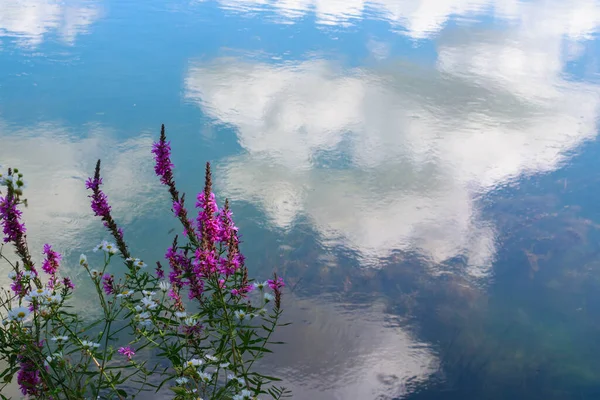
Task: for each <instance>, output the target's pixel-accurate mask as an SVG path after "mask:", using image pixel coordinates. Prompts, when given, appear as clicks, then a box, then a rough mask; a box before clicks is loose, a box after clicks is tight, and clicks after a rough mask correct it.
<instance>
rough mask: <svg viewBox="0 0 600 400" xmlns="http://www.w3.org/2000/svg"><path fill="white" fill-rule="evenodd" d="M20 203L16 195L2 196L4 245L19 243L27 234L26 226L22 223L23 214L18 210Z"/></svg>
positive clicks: (0, 210) (1, 212)
mask: <svg viewBox="0 0 600 400" xmlns="http://www.w3.org/2000/svg"><path fill="white" fill-rule="evenodd" d="M17 205H18V201H17V199H16V197H15V196H14V195H12V196H11V195H6V197H2V196H0V219H1V220H2V228H3V229H2V231H3V232H4V243H8V242H12V243H17V242H18V241H19V239H20V238H22V237H23V235H24V234H25V225H24V224H23V223H21V222H20V219H21V216H22V215H23V213H22V212H21V210H19V209H18V208H17Z"/></svg>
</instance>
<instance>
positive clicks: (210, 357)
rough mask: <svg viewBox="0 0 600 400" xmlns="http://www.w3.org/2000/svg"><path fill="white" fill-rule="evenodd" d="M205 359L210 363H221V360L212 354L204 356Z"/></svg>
mask: <svg viewBox="0 0 600 400" xmlns="http://www.w3.org/2000/svg"><path fill="white" fill-rule="evenodd" d="M204 358H206V359H207V360H208V361H212V362H216V361H219V359H218V358H217V357H215V356H213V355H211V354H207V355H205V356H204Z"/></svg>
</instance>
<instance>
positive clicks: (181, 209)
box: [152, 124, 200, 245]
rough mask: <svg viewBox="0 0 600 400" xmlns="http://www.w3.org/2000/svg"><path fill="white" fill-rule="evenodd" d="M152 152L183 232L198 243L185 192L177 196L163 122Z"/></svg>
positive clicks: (194, 242) (158, 173)
mask: <svg viewBox="0 0 600 400" xmlns="http://www.w3.org/2000/svg"><path fill="white" fill-rule="evenodd" d="M152 153H153V154H154V161H155V163H154V172H156V175H157V176H158V177H159V178H160V182H161V183H162V184H163V185H165V186H167V187H168V188H169V194H170V195H171V200H172V201H173V212H174V213H175V215H176V216H177V218H179V221H180V222H181V224H182V225H183V228H184V230H183V233H184V234H185V235H186V236H188V237H189V238H190V241H191V242H192V243H193V244H195V245H198V244H199V243H200V241H199V240H198V237H197V236H196V234H195V232H194V227H193V225H192V221H191V220H189V219H188V217H187V210H186V209H185V206H184V203H185V194H183V195H181V197H179V192H178V191H177V188H176V187H175V181H174V180H173V163H172V162H171V143H170V142H167V136H166V135H165V125H164V124H163V125H162V126H161V129H160V139H159V141H158V142H155V143H154V144H153V145H152Z"/></svg>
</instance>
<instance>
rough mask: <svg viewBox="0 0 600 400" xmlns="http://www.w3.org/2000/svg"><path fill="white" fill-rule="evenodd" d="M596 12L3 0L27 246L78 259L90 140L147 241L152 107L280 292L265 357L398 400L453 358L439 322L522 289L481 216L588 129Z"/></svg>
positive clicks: (145, 250)
mask: <svg viewBox="0 0 600 400" xmlns="http://www.w3.org/2000/svg"><path fill="white" fill-rule="evenodd" d="M599 23H600V3H598V2H596V1H587V0H583V1H575V0H572V1H558V0H556V1H530V2H521V1H516V0H515V1H509V0H507V1H500V0H498V1H481V0H476V1H475V0H474V1H469V0H466V1H465V0H460V1H458V0H457V1H433V0H430V1H392V0H386V1H374V2H364V1H362V0H357V1H341V0H304V1H303V0H281V1H267V0H255V1H250V0H220V1H208V0H207V1H192V2H168V3H160V2H155V1H148V2H139V1H124V2H116V1H67V2H55V1H50V0H47V1H33V0H31V1H3V0H0V71H2V72H3V73H2V74H1V75H0V163H1V164H3V165H20V166H22V169H23V170H24V171H25V172H26V176H27V177H28V178H29V179H28V184H29V188H28V198H29V201H30V204H31V207H30V208H29V209H28V210H27V212H26V221H27V224H28V229H29V231H30V241H31V244H32V245H33V246H35V247H36V248H41V245H42V243H44V242H46V241H51V242H52V243H53V245H54V246H55V247H57V248H58V249H60V250H62V251H64V252H66V253H67V255H70V256H71V259H72V260H73V261H74V260H75V257H78V254H79V253H80V252H82V251H87V250H88V249H89V248H90V247H91V246H92V245H93V244H94V242H90V240H91V239H92V238H93V240H99V239H101V238H103V237H104V236H103V235H104V233H102V231H101V229H100V228H101V227H100V226H99V225H100V224H99V223H98V221H94V220H93V219H92V218H90V216H91V213H90V211H89V209H88V204H87V201H86V200H87V199H86V193H85V190H84V186H83V181H84V179H85V178H86V177H87V176H88V175H89V174H90V173H91V171H92V169H93V164H94V161H95V159H96V158H99V157H101V158H102V159H103V162H104V165H105V169H104V171H105V172H104V174H105V181H106V184H107V186H106V188H107V192H108V193H109V196H110V199H111V203H112V205H113V208H114V210H115V212H116V217H117V218H118V220H119V221H120V222H122V223H123V224H124V225H125V227H126V232H129V234H130V237H131V238H132V239H131V240H132V244H133V247H134V248H137V251H139V253H140V254H144V256H145V257H148V260H151V259H158V258H160V257H161V256H162V252H163V250H162V248H163V247H165V246H166V244H167V243H168V238H169V236H168V235H167V232H168V231H169V230H170V229H171V228H172V227H174V224H173V222H172V221H170V220H167V219H165V218H163V217H160V216H157V215H156V213H155V211H154V209H155V208H156V207H163V208H164V209H165V210H166V209H167V208H168V205H167V203H165V202H164V201H165V200H166V196H165V195H164V193H163V191H162V190H161V188H160V187H159V185H158V182H157V181H156V179H154V177H153V174H152V167H151V160H150V159H149V150H150V144H151V141H152V137H153V136H155V135H156V131H157V127H158V124H159V123H160V122H165V123H167V128H168V130H169V131H170V132H171V138H172V139H173V141H174V150H175V154H176V155H175V161H176V164H177V166H178V168H179V176H178V181H179V182H181V185H182V187H183V188H184V189H185V190H193V189H195V190H197V189H198V188H199V186H198V185H199V184H200V182H201V179H200V178H199V176H198V172H197V171H200V170H201V167H202V163H203V162H204V160H206V159H209V160H211V161H213V162H214V164H215V167H216V171H215V175H216V184H217V189H218V194H219V195H220V196H227V197H231V198H232V199H233V200H234V212H236V215H237V219H238V221H239V222H240V225H241V226H242V231H243V232H245V233H246V237H247V238H248V239H247V244H246V246H249V248H248V250H247V252H248V254H249V259H250V261H251V262H250V264H251V265H257V266H259V267H257V270H256V271H257V272H256V273H257V274H259V275H263V276H264V275H265V274H266V273H268V271H270V270H271V269H273V268H278V269H280V270H282V271H283V272H285V273H286V274H287V275H288V276H289V277H290V283H291V285H290V286H296V289H297V290H296V291H295V293H294V294H290V296H289V300H288V302H289V314H288V315H289V316H288V318H289V320H292V321H294V327H293V328H291V329H289V330H288V331H287V332H283V333H282V338H283V339H284V340H286V341H287V342H289V345H288V346H287V347H286V348H285V350H282V351H281V354H280V355H279V356H278V357H276V358H271V359H268V360H267V361H266V363H265V365H264V367H265V368H271V369H277V371H278V372H279V373H280V374H282V375H283V376H285V378H286V382H287V383H288V384H289V385H290V386H291V387H292V388H293V389H294V392H295V394H296V396H295V398H297V399H321V398H322V399H372V398H373V399H375V398H378V399H392V398H395V397H400V396H402V395H408V394H409V393H410V392H411V391H412V389H411V388H413V387H414V385H416V384H418V383H419V382H421V383H422V382H426V381H427V379H428V378H429V377H430V375H431V374H434V376H436V377H439V376H440V375H439V374H435V372H436V371H437V370H438V367H440V366H443V367H444V368H448V366H447V363H446V362H445V361H446V360H447V356H446V355H445V354H444V348H443V347H440V346H437V345H438V344H439V343H440V342H442V341H443V340H445V339H447V337H448V336H449V334H446V333H441V332H443V330H444V329H446V328H447V329H448V330H449V329H450V327H452V329H454V328H455V327H456V325H460V324H464V325H465V326H461V327H459V328H457V329H459V330H461V331H462V330H464V331H466V332H478V334H479V337H481V336H482V335H491V337H492V338H494V334H496V335H499V332H498V331H497V330H496V331H495V330H494V329H495V328H493V329H491V330H490V329H488V330H486V329H484V330H483V331H478V330H477V329H475V328H473V326H474V325H476V324H478V323H479V322H480V321H487V322H482V324H483V325H485V324H488V325H494V324H495V321H496V320H494V319H493V318H496V315H502V314H501V313H500V314H494V312H496V311H497V310H504V309H508V310H511V311H510V312H513V311H514V310H515V309H518V310H519V312H520V313H521V314H519V315H523V313H525V312H526V311H523V310H528V309H529V308H530V307H531V306H532V304H534V303H530V302H531V301H533V300H532V299H531V298H528V297H527V296H525V297H523V298H522V299H521V300H522V301H523V302H524V303H522V304H515V303H514V302H512V301H510V299H509V298H508V297H507V296H510V294H507V293H509V292H510V291H511V290H512V289H514V287H515V285H516V284H515V281H514V280H511V279H507V278H506V276H507V275H506V274H505V272H506V271H505V266H504V265H505V260H506V259H507V256H506V252H507V249H508V248H510V249H513V247H510V246H512V245H509V243H513V241H515V240H516V241H517V242H519V241H520V240H521V239H519V240H517V239H515V238H514V237H509V236H510V235H509V234H508V232H507V229H508V227H510V229H511V232H514V231H517V232H523V234H529V233H531V232H530V231H527V230H526V229H525V228H522V224H521V225H519V224H520V223H519V222H518V221H517V222H515V221H512V220H511V221H510V222H507V219H510V217H505V216H503V215H502V211H498V210H499V209H500V210H501V209H502V207H504V205H505V202H503V201H504V200H506V198H505V197H506V196H505V195H504V194H503V193H504V192H503V191H508V192H510V190H512V189H506V188H507V187H511V188H515V187H516V188H518V187H519V185H523V186H524V187H526V185H525V184H524V183H522V180H523V179H536V178H535V177H536V176H538V175H539V174H547V173H552V172H553V171H557V170H560V169H561V168H563V167H564V166H565V165H568V164H569V163H570V161H571V160H575V161H574V163H573V165H577V162H578V161H577V160H578V159H577V158H573V154H574V152H578V151H582V152H583V151H585V149H587V148H588V147H589V146H590V144H589V143H590V142H591V141H593V140H594V139H595V137H596V134H597V128H598V127H597V120H598V111H599V100H600V97H599V95H600V91H599V87H598V79H597V69H598V64H597V63H598V60H597V57H596V54H598V53H597V49H598V46H597V41H596V31H597V28H598V24H599ZM65 87H67V88H72V89H69V90H65ZM50 149H51V150H50ZM566 182H567V180H566V178H565V186H564V188H565V190H566V187H567V186H566ZM534 186H535V185H534ZM544 187H546V188H547V189H546V192H547V193H549V192H552V193H553V195H554V191H556V186H544ZM515 190H516V189H515ZM531 190H533V189H531ZM508 192H507V193H508ZM582 196H583V194H582ZM558 203H561V201H558ZM161 204H162V206H161ZM483 204H486V205H485V206H484V205H483ZM490 204H491V206H490ZM495 204H499V207H500V208H499V209H498V208H494V205H495ZM515 204H525V203H519V202H518V201H515V202H514V204H513V205H512V206H511V207H512V210H515V209H519V210H520V206H519V205H515ZM536 204H537V206H536V207H537V208H536V210H538V211H539V212H540V213H542V212H544V213H546V214H550V213H552V212H555V211H556V210H555V209H554V208H552V207H554V206H549V205H547V204H545V203H544V202H541V203H536ZM509 209H510V207H509ZM512 212H513V211H509V212H508V213H512ZM519 212H523V213H524V214H526V212H527V211H523V210H521V211H519ZM560 215H562V214H560ZM514 218H515V219H518V218H519V217H518V215H517V214H515V216H514ZM560 221H563V220H562V219H561V220H560ZM590 221H591V220H590ZM591 223H592V225H593V221H592V222H591ZM586 226H591V225H590V224H588V225H586ZM178 229H179V228H178ZM519 229H525V230H519ZM553 229H554V228H553ZM556 229H557V230H560V229H561V228H558V227H556ZM56 232H60V234H57V233H56ZM557 236H559V235H557ZM525 240H528V241H529V242H532V241H533V243H534V244H531V246H532V247H531V249H534V248H535V240H536V239H535V238H533V237H532V238H530V237H527V238H525ZM250 246H251V247H250ZM538 247H539V246H538ZM516 248H518V246H517V247H516ZM510 251H512V250H510ZM527 251H528V252H529V250H527ZM70 252H72V254H71V253H70ZM518 252H519V254H521V249H519V250H518ZM146 254H147V255H146ZM515 254H516V253H515ZM527 254H529V255H528V257H529V258H528V259H527V260H531V257H533V258H535V257H537V256H536V255H535V251H534V252H533V253H531V252H529V253H527ZM532 254H533V256H532ZM592 254H593V252H592ZM515 257H516V256H515ZM508 258H509V259H510V257H508ZM515 259H517V260H518V261H517V263H522V264H524V266H523V270H528V269H529V268H530V263H529V262H528V261H527V260H525V262H524V261H523V260H522V259H518V257H516V258H515ZM499 260H500V261H499ZM551 270H552V271H554V272H553V273H556V274H559V275H560V271H561V270H560V269H558V268H556V269H551ZM72 273H73V274H74V275H76V276H77V275H78V273H77V270H76V269H75V268H74V269H72ZM532 276H533V275H532ZM528 279H529V278H528ZM532 279H533V278H532ZM538 279H545V278H538ZM552 279H554V280H556V279H555V277H548V280H549V281H552ZM526 282H529V281H526ZM544 282H545V281H544ZM79 283H80V284H81V285H83V286H85V284H84V283H83V282H79ZM524 285H525V288H524V289H523V288H521V289H523V290H525V291H526V290H527V284H524ZM532 285H534V284H532ZM516 286H517V287H519V285H516ZM588 290H590V289H589V288H588ZM577 295H578V294H573V296H577ZM565 296H567V297H568V296H570V295H565ZM540 298H544V297H543V296H542V297H540ZM415 299H419V301H420V302H421V303H419V302H417V303H415V301H416V300H415ZM423 299H424V300H423ZM488 302H489V303H488ZM82 304H83V302H82ZM415 304H416V305H415ZM498 304H500V306H498ZM86 306H87V303H86ZM488 306H489V309H488ZM511 307H512V308H511ZM458 308H460V310H457V309H458ZM399 309H401V310H402V311H401V312H400V311H399ZM493 310H496V311H493ZM498 312H499V311H498ZM490 314H493V315H494V317H485V315H490ZM485 318H488V319H485ZM527 318H533V319H534V321H533V322H536V323H537V322H539V323H545V322H544V321H546V319H544V318H545V317H543V316H539V317H538V316H534V317H530V316H528V317H527ZM467 320H468V321H471V320H475V321H478V322H476V323H474V324H472V325H471V324H470V323H469V324H468V325H469V326H466V325H467V323H466V322H465V321H467ZM390 321H394V322H393V323H391V322H390ZM490 321H491V322H490ZM528 321H529V322H531V321H530V320H528ZM540 321H541V322H540ZM521 322H522V321H521ZM524 324H525V323H524V322H523V323H522V325H523V326H524ZM582 324H583V325H581V326H584V325H585V324H587V322H585V323H583V322H582ZM500 325H501V324H500ZM585 326H587V325H585ZM501 329H504V327H502V328H501ZM516 329H517V331H519V328H516ZM578 329H580V328H579V325H577V326H576V327H575V328H573V329H572V330H573V331H576V330H578ZM582 331H583V332H586V334H588V333H589V332H592V331H590V330H585V329H583V330H582ZM519 332H521V331H519ZM539 335H541V336H539V337H542V336H543V334H542V333H539ZM565 335H567V336H568V337H573V332H571V331H567V332H566V333H565ZM479 339H480V338H479ZM479 339H473V340H472V341H471V342H469V343H474V342H477V341H478V340H479ZM490 340H491V341H493V340H492V339H490ZM527 340H530V339H529V338H527V339H526V338H525V337H521V338H520V343H527ZM588 340H589V339H588ZM483 342H485V341H483ZM457 343H459V344H458V345H456V346H465V349H467V348H468V350H465V351H471V350H472V348H473V347H469V345H470V344H469V345H466V344H465V343H466V342H460V340H458V341H457ZM436 346H437V347H436ZM533 347H535V346H533ZM561 349H562V350H561ZM565 349H567V350H565ZM569 349H570V348H569V347H562V348H559V349H558V350H557V351H571V350H569ZM554 350H556V349H555V348H552V350H548V353H552V351H554ZM453 351H454V350H453ZM573 352H574V353H576V352H577V351H576V349H574V350H573ZM532 363H533V361H532ZM444 368H443V369H442V371H443V372H444V373H442V375H441V376H442V378H443V377H444V376H446V375H448V376H449V375H451V373H450V372H448V371H447V370H445V369H444ZM582 368H583V367H582ZM503 371H505V370H503ZM553 373H554V372H553ZM496 374H497V376H499V377H502V376H503V375H502V374H501V373H500V372H497V371H496ZM585 374H586V376H595V375H596V374H595V373H594V371H590V370H587V371H585ZM492 376H493V375H492ZM473 379H477V378H476V377H475V378H473ZM497 379H500V378H497ZM594 379H596V378H594ZM594 379H591V381H594ZM595 382H596V383H598V382H600V380H598V379H596V380H595ZM409 383H410V384H409ZM440 396H444V394H441V395H440ZM438 398H444V397H438ZM465 398H466V397H465Z"/></svg>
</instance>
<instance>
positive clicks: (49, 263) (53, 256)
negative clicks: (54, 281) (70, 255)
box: [42, 244, 62, 275]
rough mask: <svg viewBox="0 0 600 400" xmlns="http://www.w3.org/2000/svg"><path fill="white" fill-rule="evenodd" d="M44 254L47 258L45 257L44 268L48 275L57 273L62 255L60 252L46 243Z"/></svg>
mask: <svg viewBox="0 0 600 400" xmlns="http://www.w3.org/2000/svg"><path fill="white" fill-rule="evenodd" d="M44 254H45V255H46V258H45V259H44V263H43V264H42V269H43V270H44V272H45V273H47V274H48V275H54V274H56V271H57V270H58V267H59V266H60V260H61V258H62V256H61V255H60V253H57V252H56V251H54V250H52V246H50V245H49V244H45V245H44Z"/></svg>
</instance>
